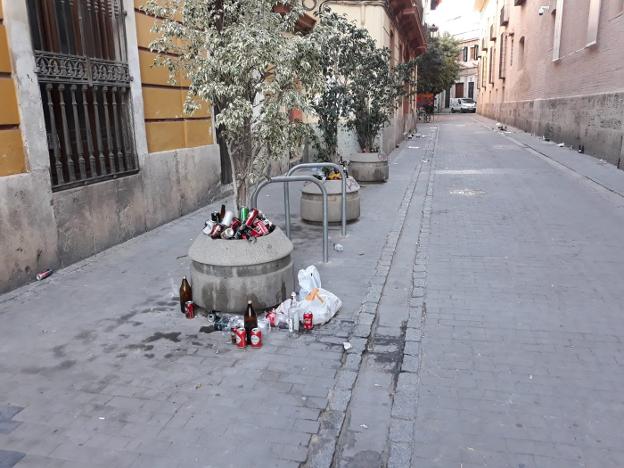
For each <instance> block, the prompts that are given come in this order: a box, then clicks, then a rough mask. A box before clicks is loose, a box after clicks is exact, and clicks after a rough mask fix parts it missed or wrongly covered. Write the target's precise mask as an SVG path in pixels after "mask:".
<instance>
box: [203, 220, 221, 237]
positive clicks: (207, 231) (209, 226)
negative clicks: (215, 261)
mask: <svg viewBox="0 0 624 468" xmlns="http://www.w3.org/2000/svg"><path fill="white" fill-rule="evenodd" d="M215 224H217V223H215V222H214V221H213V220H212V219H209V220H207V221H206V223H205V226H204V229H203V230H202V232H203V233H204V234H206V235H207V236H209V235H210V233H211V232H212V229H213V228H214V227H215Z"/></svg>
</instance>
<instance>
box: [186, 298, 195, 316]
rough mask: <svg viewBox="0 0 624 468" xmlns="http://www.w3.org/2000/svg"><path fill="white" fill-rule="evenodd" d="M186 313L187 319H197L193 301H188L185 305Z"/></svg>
mask: <svg viewBox="0 0 624 468" xmlns="http://www.w3.org/2000/svg"><path fill="white" fill-rule="evenodd" d="M184 313H185V314H186V318H187V319H192V318H195V304H193V301H186V302H185V303H184Z"/></svg>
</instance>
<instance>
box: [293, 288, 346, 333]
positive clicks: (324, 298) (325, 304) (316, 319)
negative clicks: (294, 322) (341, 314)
mask: <svg viewBox="0 0 624 468" xmlns="http://www.w3.org/2000/svg"><path fill="white" fill-rule="evenodd" d="M299 307H300V308H301V311H302V312H301V314H302V315H303V313H304V312H312V322H313V323H314V325H322V324H324V323H327V322H329V321H330V320H331V319H332V317H333V316H334V315H336V312H338V310H339V309H340V308H341V307H342V301H341V300H340V299H339V298H338V296H336V295H335V294H334V293H332V292H329V291H327V290H325V289H322V288H314V289H313V290H312V291H311V292H310V293H309V294H308V295H306V296H305V297H304V298H303V300H302V301H300V302H299ZM301 318H302V319H303V316H302V317H301Z"/></svg>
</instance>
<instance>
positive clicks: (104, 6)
mask: <svg viewBox="0 0 624 468" xmlns="http://www.w3.org/2000/svg"><path fill="white" fill-rule="evenodd" d="M27 5H28V13H29V21H30V30H31V35H32V39H33V47H34V49H35V50H34V54H35V63H36V71H37V77H38V80H39V85H40V90H41V97H42V101H43V111H44V117H45V125H46V133H47V139H48V151H49V155H50V176H51V180H52V188H53V190H63V189H67V188H71V187H75V186H77V185H84V184H86V183H93V182H98V181H101V180H105V179H110V178H114V177H119V176H123V175H128V174H133V173H136V172H137V171H138V169H139V167H138V162H137V156H136V151H135V148H134V133H133V125H132V112H131V99H130V75H129V71H128V64H127V55H126V36H125V29H124V12H123V10H122V6H121V3H120V0H91V1H86V2H84V1H72V0H28V4H27Z"/></svg>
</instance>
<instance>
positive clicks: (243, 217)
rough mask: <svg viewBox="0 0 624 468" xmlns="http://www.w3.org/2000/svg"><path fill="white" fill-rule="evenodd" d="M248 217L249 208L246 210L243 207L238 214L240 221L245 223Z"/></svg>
mask: <svg viewBox="0 0 624 468" xmlns="http://www.w3.org/2000/svg"><path fill="white" fill-rule="evenodd" d="M248 217H249V208H247V207H246V206H243V207H242V208H241V212H240V219H241V221H242V222H243V223H244V222H245V221H247V218H248Z"/></svg>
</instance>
